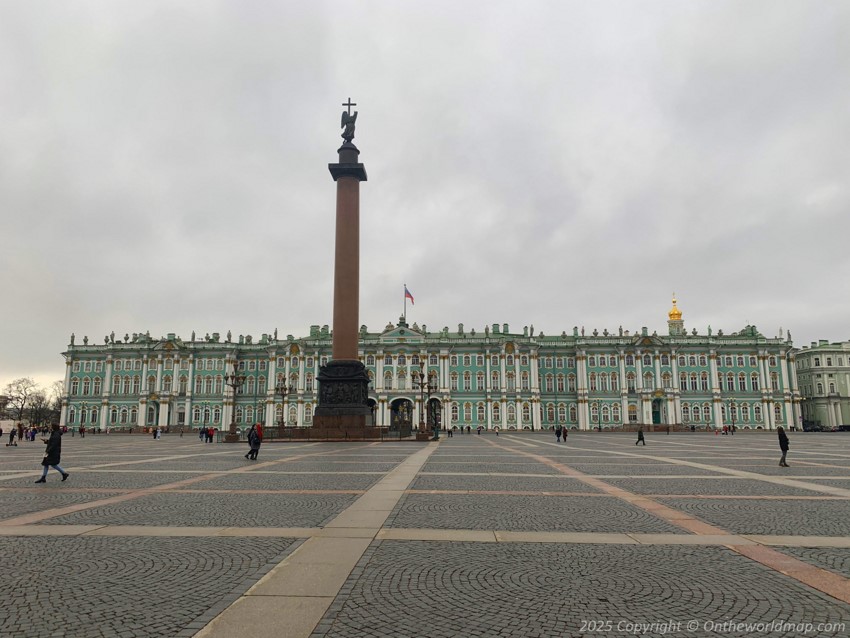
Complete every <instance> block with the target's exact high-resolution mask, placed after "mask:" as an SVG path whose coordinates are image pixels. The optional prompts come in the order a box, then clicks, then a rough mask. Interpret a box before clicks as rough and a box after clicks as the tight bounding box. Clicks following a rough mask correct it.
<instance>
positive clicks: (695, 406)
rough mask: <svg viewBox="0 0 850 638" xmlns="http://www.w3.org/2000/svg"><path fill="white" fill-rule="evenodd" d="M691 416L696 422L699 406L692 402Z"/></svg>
mask: <svg viewBox="0 0 850 638" xmlns="http://www.w3.org/2000/svg"><path fill="white" fill-rule="evenodd" d="M691 418H692V419H693V420H694V421H696V422H697V423H699V420H700V419H699V406H698V405H697V404H696V403H694V408H693V412H691Z"/></svg>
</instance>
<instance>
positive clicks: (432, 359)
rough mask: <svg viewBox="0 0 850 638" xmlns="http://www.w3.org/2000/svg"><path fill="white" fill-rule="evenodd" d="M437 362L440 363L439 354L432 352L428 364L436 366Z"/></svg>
mask: <svg viewBox="0 0 850 638" xmlns="http://www.w3.org/2000/svg"><path fill="white" fill-rule="evenodd" d="M437 363H438V361H437V355H435V354H432V355H431V356H430V357H428V365H429V366H435V365H437Z"/></svg>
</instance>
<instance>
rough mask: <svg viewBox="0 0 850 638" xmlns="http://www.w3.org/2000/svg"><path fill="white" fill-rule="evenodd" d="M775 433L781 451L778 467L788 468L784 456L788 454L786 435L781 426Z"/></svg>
mask: <svg viewBox="0 0 850 638" xmlns="http://www.w3.org/2000/svg"><path fill="white" fill-rule="evenodd" d="M776 432H777V433H778V434H779V449H780V450H782V458H781V459H779V467H788V464H787V463H786V462H785V455H786V454H788V435H787V434H785V428H783V427H782V426H781V425H780V426H779V427H778V428H776Z"/></svg>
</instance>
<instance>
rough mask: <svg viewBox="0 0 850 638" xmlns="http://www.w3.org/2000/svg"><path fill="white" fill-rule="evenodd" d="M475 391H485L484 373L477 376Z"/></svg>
mask: <svg viewBox="0 0 850 638" xmlns="http://www.w3.org/2000/svg"><path fill="white" fill-rule="evenodd" d="M475 389H476V390H483V389H484V373H483V372H479V373H478V374H477V375H475Z"/></svg>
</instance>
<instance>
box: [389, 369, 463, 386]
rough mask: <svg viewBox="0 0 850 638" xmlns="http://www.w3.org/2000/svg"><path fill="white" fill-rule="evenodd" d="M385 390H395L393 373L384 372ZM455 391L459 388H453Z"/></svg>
mask: <svg viewBox="0 0 850 638" xmlns="http://www.w3.org/2000/svg"><path fill="white" fill-rule="evenodd" d="M384 389H385V390H392V389H393V373H392V372H390V371H389V370H387V371H386V372H384ZM453 389H454V390H457V388H453Z"/></svg>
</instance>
